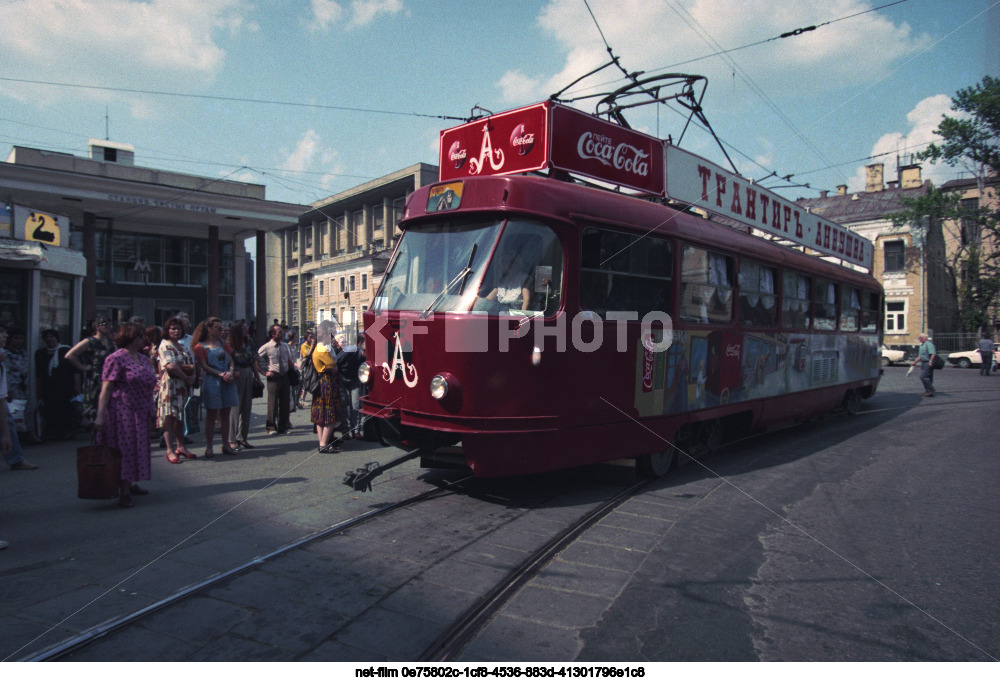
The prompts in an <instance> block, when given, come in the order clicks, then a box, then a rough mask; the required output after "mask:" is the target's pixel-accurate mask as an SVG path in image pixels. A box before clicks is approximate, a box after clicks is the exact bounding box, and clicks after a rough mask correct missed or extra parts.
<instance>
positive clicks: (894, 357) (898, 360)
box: [882, 345, 906, 367]
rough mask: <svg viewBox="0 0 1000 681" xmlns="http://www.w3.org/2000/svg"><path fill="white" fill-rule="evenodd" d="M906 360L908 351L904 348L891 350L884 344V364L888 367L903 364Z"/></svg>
mask: <svg viewBox="0 0 1000 681" xmlns="http://www.w3.org/2000/svg"><path fill="white" fill-rule="evenodd" d="M904 361H906V352H904V351H903V350H890V349H889V348H887V347H886V346H884V345H883V346H882V366H884V367H888V366H892V365H893V364H902V363H903V362H904Z"/></svg>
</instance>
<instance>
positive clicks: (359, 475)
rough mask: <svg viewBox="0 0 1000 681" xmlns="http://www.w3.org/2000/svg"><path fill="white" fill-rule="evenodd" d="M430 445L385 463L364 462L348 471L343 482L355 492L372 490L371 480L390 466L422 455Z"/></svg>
mask: <svg viewBox="0 0 1000 681" xmlns="http://www.w3.org/2000/svg"><path fill="white" fill-rule="evenodd" d="M429 449H432V448H430V447H418V448H417V449H414V450H413V451H412V452H407V453H406V454H404V455H403V456H401V457H399V458H397V459H393V460H392V461H390V462H389V463H387V464H386V465H384V466H383V465H382V464H380V463H379V462H378V461H370V462H369V463H366V464H365V465H364V466H362V467H361V468H359V469H357V470H354V471H348V472H347V474H346V475H345V476H344V484H345V485H347V486H348V487H350V488H351V489H353V490H354V491H355V492H371V491H372V480H374V479H375V478H377V477H378V476H380V475H382V474H383V473H385V472H386V471H387V470H389V469H390V468H395V467H396V466H398V465H399V464H401V463H406V462H407V461H409V460H410V459H415V458H417V457H418V456H423V455H424V454H426V453H427V451H428V450H429Z"/></svg>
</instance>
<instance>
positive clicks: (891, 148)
mask: <svg viewBox="0 0 1000 681" xmlns="http://www.w3.org/2000/svg"><path fill="white" fill-rule="evenodd" d="M945 114H947V115H949V116H956V115H957V114H956V113H955V112H954V111H952V110H951V97H949V96H948V95H934V96H932V97H927V98H926V99H923V100H921V101H920V102H918V103H917V105H916V106H915V107H913V109H912V110H911V111H910V112H909V113H908V114H907V115H906V120H907V121H908V122H909V124H910V129H909V131H907V132H888V133H886V134H884V135H882V137H880V138H879V139H878V141H877V142H875V144H874V146H872V153H871V155H872V156H873V157H875V158H872V159H871V160H870V161H869V163H883V164H884V165H885V167H884V170H883V174H884V177H885V179H886V180H887V181H888V180H894V179H896V157H897V156H899V157H900V160H901V162H902V163H904V164H905V163H907V162H908V159H909V157H910V156H911V155H913V154H915V153H917V152H920V151H923V150H924V149H925V148H926V147H927V144H928V143H929V142H932V141H935V140H940V138H939V137H938V136H937V135H935V134H934V130H935V129H937V127H938V126H939V125H940V124H941V117H942V116H944V115H945ZM881 154H885V155H884V156H882V155H881ZM921 165H922V166H923V167H922V169H921V177H922V178H923V179H925V180H928V179H929V180H931V181H932V182H934V184H937V185H940V184H943V183H944V182H946V181H947V180H949V179H951V178H952V177H953V176H954V174H955V171H954V169H952V168H949V167H948V166H947V165H945V164H944V163H937V164H930V163H929V162H927V161H924V162H922V164H921ZM865 184H866V179H865V168H864V166H862V167H860V168H858V169H857V171H856V172H855V173H854V176H853V177H852V178H851V180H850V184H849V185H848V188H849V190H850V191H861V190H863V189H864V188H865Z"/></svg>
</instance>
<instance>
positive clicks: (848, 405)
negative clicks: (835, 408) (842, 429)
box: [844, 390, 861, 416]
mask: <svg viewBox="0 0 1000 681" xmlns="http://www.w3.org/2000/svg"><path fill="white" fill-rule="evenodd" d="M844 409H845V410H846V411H847V413H848V414H850V415H852V416H853V415H854V414H857V413H858V412H859V411H861V393H859V392H858V391H857V390H848V391H847V394H846V395H844Z"/></svg>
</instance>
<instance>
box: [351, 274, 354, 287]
mask: <svg viewBox="0 0 1000 681" xmlns="http://www.w3.org/2000/svg"><path fill="white" fill-rule="evenodd" d="M350 284H351V290H352V291H353V290H354V275H353V274H352V275H351V278H350Z"/></svg>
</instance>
